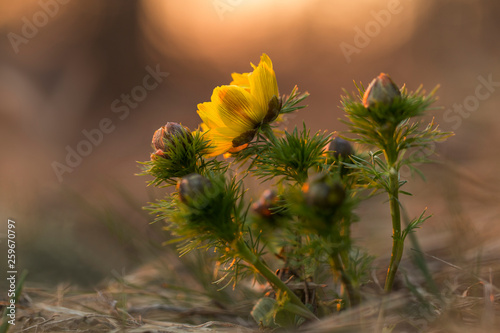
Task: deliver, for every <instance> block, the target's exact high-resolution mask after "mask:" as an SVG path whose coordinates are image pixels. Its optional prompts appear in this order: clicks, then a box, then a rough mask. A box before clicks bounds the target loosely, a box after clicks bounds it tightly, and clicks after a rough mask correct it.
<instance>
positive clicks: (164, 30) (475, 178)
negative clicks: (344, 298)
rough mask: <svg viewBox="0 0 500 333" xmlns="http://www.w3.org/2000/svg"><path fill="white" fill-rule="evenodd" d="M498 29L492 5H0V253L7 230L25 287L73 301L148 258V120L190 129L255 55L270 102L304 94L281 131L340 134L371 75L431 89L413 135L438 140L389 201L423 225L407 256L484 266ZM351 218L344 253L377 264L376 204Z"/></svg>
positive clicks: (249, 0) (471, 1) (153, 244)
mask: <svg viewBox="0 0 500 333" xmlns="http://www.w3.org/2000/svg"><path fill="white" fill-rule="evenodd" d="M499 14H500V3H499V2H498V1H494V0H490V1H487V0H484V1H480V0H442V1H432V2H431V1H411V0H400V1H397V0H394V1H381V0H371V1H369V0H363V1H347V0H343V1H327V0H310V1H298V0H293V1H292V0H286V1H285V0H273V1H269V0H267V1H264V0H183V1H162V0H143V1H133V0H130V1H120V0H107V1H101V0H88V1H76V0H74V1H70V0H24V1H22V2H14V1H6V0H1V1H0V30H1V34H2V36H3V37H2V38H1V39H0V147H1V151H2V158H1V159H0V205H1V206H0V207H1V209H0V211H1V215H2V216H1V221H2V223H1V229H0V231H1V233H2V249H5V248H6V247H5V242H4V240H5V236H6V224H7V218H12V219H14V220H15V221H16V223H17V224H16V225H17V229H16V230H17V242H18V265H19V270H20V269H22V268H26V269H28V270H29V271H30V275H29V277H28V281H31V282H40V281H45V282H47V281H49V283H52V284H58V283H60V282H70V283H74V284H78V285H82V286H91V285H94V284H96V283H99V282H100V281H103V279H106V278H108V277H110V276H112V275H113V274H116V273H118V274H126V273H127V272H130V271H132V270H134V269H135V268H137V267H140V266H141V265H143V264H145V263H147V262H149V261H151V260H154V259H155V258H156V257H157V256H158V255H159V253H163V251H162V250H161V243H162V242H163V241H164V240H165V239H166V238H165V237H166V236H165V235H164V234H163V233H162V231H161V226H155V225H150V222H151V221H152V219H153V218H152V217H151V216H149V215H148V214H147V212H145V211H144V210H142V209H141V207H142V206H144V205H147V202H150V201H153V200H155V199H156V198H161V197H162V196H163V195H165V192H166V191H165V190H162V189H153V188H151V187H147V186H146V181H147V180H149V179H148V178H147V177H138V176H136V174H137V173H139V172H140V168H139V165H138V163H137V161H145V160H148V159H149V154H150V153H151V150H152V149H151V147H150V143H151V137H152V134H153V132H154V131H155V130H156V129H158V128H159V127H160V126H163V125H164V124H165V123H166V122H168V121H174V122H180V123H182V124H183V125H186V126H188V127H190V128H191V129H194V128H196V127H197V126H198V124H199V122H200V119H199V118H198V116H197V114H196V109H197V104H198V103H201V102H204V101H208V100H209V99H210V96H211V93H212V89H213V88H214V87H216V86H218V85H222V84H228V83H229V82H230V81H231V76H230V75H231V73H232V72H240V73H241V72H247V71H250V69H251V67H250V62H253V63H258V61H259V58H260V55H261V54H262V53H263V52H265V53H267V54H268V55H269V56H270V57H271V59H272V61H273V63H274V68H275V71H276V75H277V78H278V84H279V89H280V93H281V94H288V93H289V92H290V91H291V89H292V88H293V86H294V85H298V86H299V89H300V90H301V91H308V92H309V93H310V94H311V95H310V97H309V98H308V99H307V104H308V105H309V107H308V108H306V109H304V110H302V111H300V112H299V113H297V114H296V115H295V116H294V117H292V118H290V120H289V122H288V123H287V124H286V126H287V127H288V128H293V127H294V126H295V125H301V124H302V122H306V124H307V125H308V126H309V127H310V128H311V129H312V130H313V131H316V130H328V131H332V132H333V131H339V132H342V131H344V130H345V129H346V128H345V125H343V124H342V123H341V122H340V121H339V118H342V117H343V114H342V111H341V110H340V109H339V105H340V95H341V94H343V90H342V89H343V88H345V89H347V90H348V91H353V90H354V89H355V87H354V84H353V80H354V81H355V82H360V81H361V82H363V83H364V84H365V86H366V85H367V84H368V83H369V82H370V81H371V79H372V78H374V77H375V76H377V75H378V74H379V73H380V72H385V73H388V74H390V75H391V76H392V78H393V80H394V81H395V82H396V83H397V84H398V85H402V84H403V83H404V84H406V85H407V87H408V88H409V89H410V90H415V89H417V88H418V87H419V85H420V84H423V86H424V87H425V89H426V90H427V91H430V90H432V89H433V88H434V87H435V86H437V85H440V88H439V91H438V93H437V95H438V96H439V100H438V102H437V106H440V107H441V108H442V109H440V110H435V111H433V112H432V114H431V116H430V117H429V120H430V119H431V117H432V116H434V117H435V120H436V121H437V122H438V123H439V124H440V125H441V127H442V129H443V130H453V131H455V134H456V135H455V136H454V137H452V138H451V139H449V140H448V141H446V142H445V143H442V144H439V145H437V146H436V149H435V151H436V153H437V156H436V159H437V160H439V161H440V163H438V164H433V165H426V166H423V167H422V169H423V170H424V173H425V174H426V175H427V182H424V181H422V180H420V179H419V178H415V180H414V181H413V182H410V185H408V187H407V190H409V191H412V192H413V193H414V195H415V196H414V197H410V198H405V200H404V204H405V205H406V207H407V210H408V215H409V216H410V217H413V216H415V215H419V214H420V212H421V211H422V210H423V209H424V208H425V207H428V208H429V209H428V212H429V213H432V214H433V217H432V219H431V220H429V221H427V222H426V224H425V225H424V226H423V228H422V229H421V230H419V232H418V235H419V237H420V239H421V241H422V245H423V248H424V250H425V251H438V250H442V251H445V253H446V254H447V255H448V256H450V255H452V258H453V259H454V263H455V264H460V263H462V262H467V261H468V260H472V259H473V258H475V256H477V255H478V253H481V255H482V256H487V255H488V254H490V255H491V254H494V253H498V250H499V244H500V242H499V241H498V239H499V237H500V223H499V205H498V203H499V197H498V190H497V189H498V187H499V184H500V176H499V175H498V172H497V168H498V165H499V163H498V162H499V160H500V157H499V155H498V154H497V150H498V149H497V147H498V145H499V144H500V131H499V130H498V126H499V125H498V122H499V121H500V114H499V112H498V111H499V106H500V61H499V56H500V42H499V40H498V33H499V31H500V21H499V20H498V16H499ZM79 152H80V153H79ZM407 176H408V175H407ZM251 196H253V197H257V196H258V191H257V190H255V191H252V192H251ZM359 214H360V215H361V217H362V222H360V223H358V224H357V225H356V226H355V230H354V232H355V235H356V237H357V241H358V244H360V245H362V246H364V247H366V248H368V249H369V250H370V251H372V252H373V253H374V254H376V255H387V254H388V252H389V249H390V247H391V238H390V228H391V226H390V223H388V216H389V215H388V211H387V207H386V206H385V198H382V197H379V198H374V199H373V200H371V201H370V202H367V203H365V204H364V205H362V206H361V207H360V209H359ZM158 249H160V250H158ZM470 249H474V250H473V251H472V252H471V250H470ZM3 251H4V250H2V252H3ZM3 253H6V252H3ZM174 257H175V256H174ZM471 258H472V259H471ZM1 265H2V267H3V265H4V260H3V259H2V264H1ZM2 283H3V282H2Z"/></svg>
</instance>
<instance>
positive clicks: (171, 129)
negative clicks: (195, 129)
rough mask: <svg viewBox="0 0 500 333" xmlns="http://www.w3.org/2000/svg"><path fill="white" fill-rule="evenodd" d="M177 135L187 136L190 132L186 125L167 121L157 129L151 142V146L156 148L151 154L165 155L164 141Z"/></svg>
mask: <svg viewBox="0 0 500 333" xmlns="http://www.w3.org/2000/svg"><path fill="white" fill-rule="evenodd" d="M179 136H188V138H189V137H191V136H192V134H191V132H190V131H189V129H188V128H187V127H184V126H182V125H180V124H178V123H173V122H168V123H167V124H166V125H165V126H163V127H160V128H159V129H157V130H156V132H155V133H154V135H153V140H152V142H151V143H152V146H153V148H154V149H155V150H156V152H155V153H154V154H152V155H155V156H161V157H165V154H164V153H165V152H166V151H167V150H168V147H167V145H166V141H171V140H172V139H173V138H174V137H179ZM152 157H153V156H152Z"/></svg>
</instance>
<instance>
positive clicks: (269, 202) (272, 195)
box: [252, 190, 278, 218]
mask: <svg viewBox="0 0 500 333" xmlns="http://www.w3.org/2000/svg"><path fill="white" fill-rule="evenodd" d="M277 201H278V196H277V195H276V192H274V191H273V190H265V191H264V192H263V193H262V195H261V196H260V198H259V200H258V201H257V202H255V203H254V204H253V205H252V210H253V211H254V212H255V213H257V214H258V215H260V216H261V217H264V218H269V217H271V215H272V214H273V212H272V208H273V207H276V203H277Z"/></svg>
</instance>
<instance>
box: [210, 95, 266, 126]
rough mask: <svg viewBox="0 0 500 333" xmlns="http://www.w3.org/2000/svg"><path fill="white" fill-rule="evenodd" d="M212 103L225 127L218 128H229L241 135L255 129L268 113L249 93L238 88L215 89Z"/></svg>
mask: <svg viewBox="0 0 500 333" xmlns="http://www.w3.org/2000/svg"><path fill="white" fill-rule="evenodd" d="M212 103H213V104H214V105H215V106H216V107H217V112H218V117H219V119H220V121H221V122H222V123H223V124H224V125H225V126H217V127H227V128H230V129H232V130H234V131H236V132H238V133H239V134H241V133H243V132H246V131H248V130H251V129H254V128H255V127H256V126H257V125H259V124H260V123H261V122H262V120H263V119H264V117H265V116H266V112H267V109H266V110H264V109H262V108H261V107H260V106H259V103H258V102H257V100H256V99H255V98H254V97H253V96H252V95H250V93H249V92H247V91H246V90H245V89H243V88H240V87H236V86H222V87H217V88H215V89H214V92H213V94H212ZM213 118H215V117H212V119H213ZM207 125H208V124H207ZM209 126H210V125H209Z"/></svg>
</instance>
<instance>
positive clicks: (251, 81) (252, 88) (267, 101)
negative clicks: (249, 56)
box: [198, 54, 281, 156]
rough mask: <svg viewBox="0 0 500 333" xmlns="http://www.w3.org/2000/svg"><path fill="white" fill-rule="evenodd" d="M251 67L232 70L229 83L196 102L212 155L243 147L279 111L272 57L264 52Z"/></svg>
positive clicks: (274, 117)
mask: <svg viewBox="0 0 500 333" xmlns="http://www.w3.org/2000/svg"><path fill="white" fill-rule="evenodd" d="M252 66H253V67H254V71H253V72H252V73H243V74H238V73H233V75H232V77H233V81H232V82H231V85H227V86H221V87H217V88H215V89H214V91H213V93H212V98H211V101H210V102H205V103H201V104H198V114H199V115H200V118H201V119H202V120H203V122H204V127H206V128H208V129H209V131H208V133H207V136H208V139H209V140H210V141H211V142H212V151H211V152H210V155H211V156H216V155H219V154H222V153H225V152H227V151H229V152H236V151H239V150H241V149H243V148H245V147H246V144H248V143H249V142H250V141H252V139H253V138H254V136H255V134H256V133H257V131H258V129H259V128H260V127H261V126H262V125H264V124H267V123H269V122H271V121H273V120H274V119H276V117H277V116H278V114H279V112H280V110H281V101H280V99H279V92H278V83H277V81H276V74H275V73H274V70H273V64H272V62H271V59H270V58H269V57H268V56H267V55H266V54H263V55H262V57H261V60H260V63H259V65H258V66H254V65H252Z"/></svg>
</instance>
